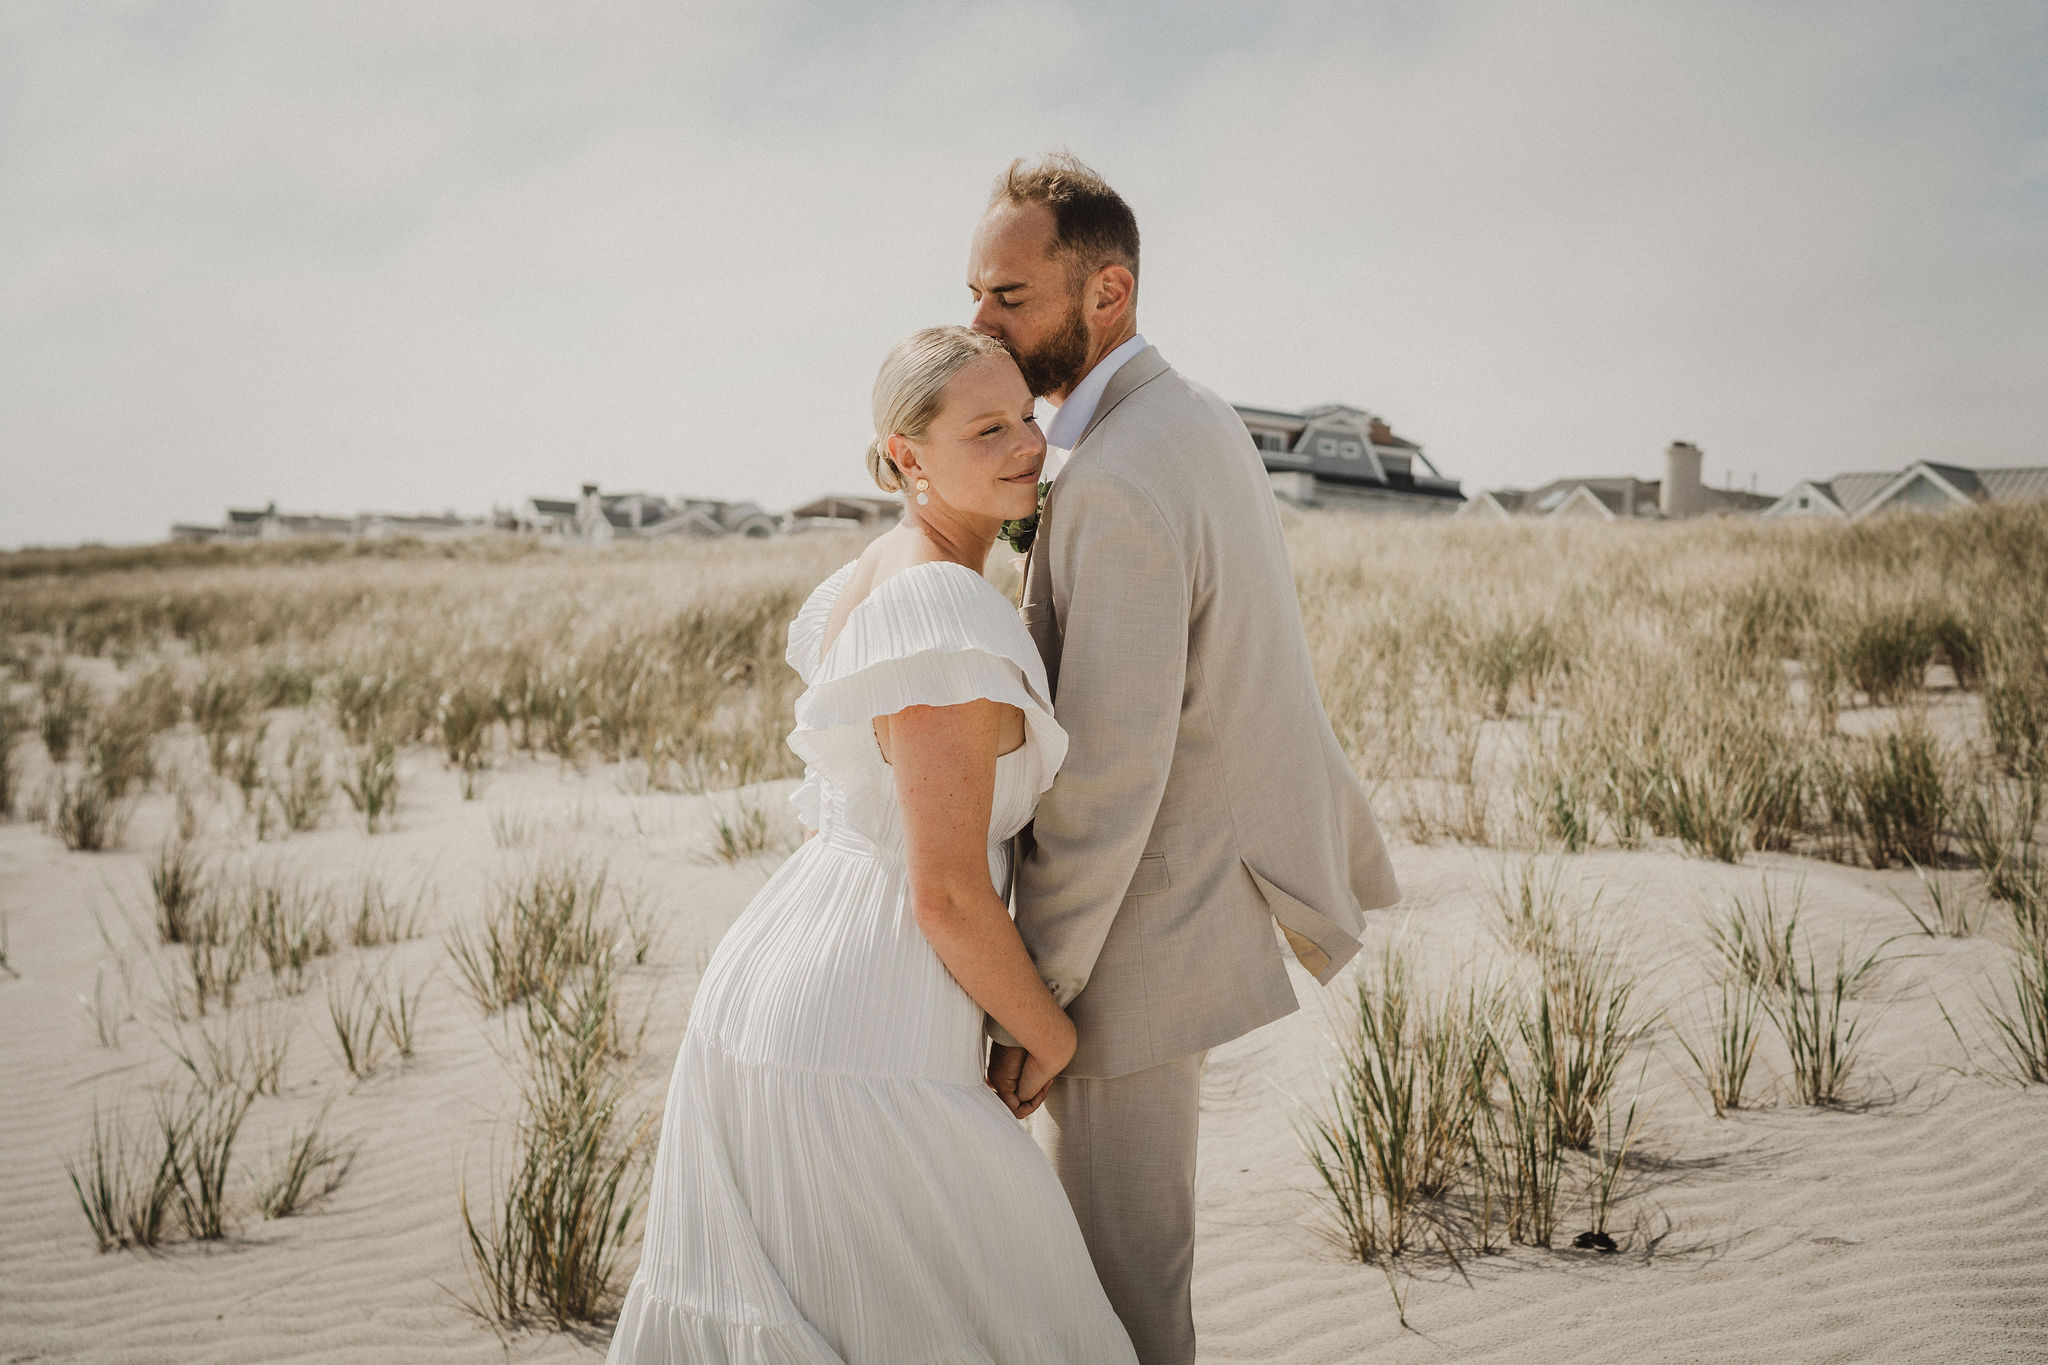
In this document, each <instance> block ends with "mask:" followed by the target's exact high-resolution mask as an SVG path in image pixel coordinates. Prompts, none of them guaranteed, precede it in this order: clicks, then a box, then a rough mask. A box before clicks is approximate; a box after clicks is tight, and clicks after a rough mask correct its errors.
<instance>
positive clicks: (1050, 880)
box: [1017, 464, 1190, 1007]
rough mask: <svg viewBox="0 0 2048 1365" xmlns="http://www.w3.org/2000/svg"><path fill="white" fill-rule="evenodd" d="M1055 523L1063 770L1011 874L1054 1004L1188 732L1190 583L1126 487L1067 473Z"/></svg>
mask: <svg viewBox="0 0 2048 1365" xmlns="http://www.w3.org/2000/svg"><path fill="white" fill-rule="evenodd" d="M1056 496H1057V498H1058V501H1059V506H1058V507H1057V508H1056V509H1054V510H1055V515H1052V516H1049V517H1048V522H1049V528H1048V535H1047V543H1046V545H1045V546H1044V549H1045V550H1046V551H1047V552H1048V553H1049V554H1050V556H1051V560H1050V562H1049V563H1048V565H1047V568H1048V569H1049V570H1050V571H1051V578H1052V583H1053V602H1054V607H1055V609H1056V611H1057V612H1058V617H1059V625H1060V633H1061V647H1060V662H1059V680H1058V682H1057V683H1056V684H1055V688H1056V698H1055V701H1054V714H1055V716H1056V718H1057V719H1058V721H1059V723H1060V725H1061V726H1063V727H1064V728H1065V729H1066V731H1067V736H1068V741H1069V744H1068V749H1067V758H1066V762H1065V764H1064V765H1063V766H1062V767H1061V768H1060V771H1059V775H1058V776H1057V777H1056V778H1054V780H1053V784H1052V786H1051V787H1050V788H1049V789H1048V790H1047V791H1046V793H1045V795H1044V796H1043V797H1042V798H1041V799H1040V801H1039V804H1038V811H1037V814H1036V816H1034V818H1033V823H1032V827H1031V832H1032V838H1031V840H1030V841H1028V845H1027V848H1026V851H1025V853H1024V855H1023V858H1022V861H1021V862H1020V864H1019V866H1018V870H1017V927H1018V931H1019V932H1020V933H1021V934H1022V935H1023V937H1024V943H1025V946H1026V947H1028V948H1029V949H1030V950H1031V955H1032V957H1033V959H1034V960H1035V961H1036V962H1037V963H1038V970H1039V974H1040V975H1041V976H1042V977H1044V978H1045V982H1046V985H1047V986H1049V987H1050V988H1051V990H1052V993H1053V997H1054V999H1056V1000H1058V1001H1059V1003H1060V1004H1061V1006H1063V1007H1064V1006H1065V1005H1067V1004H1069V1003H1070V1002H1071V1001H1072V1000H1073V998H1074V997H1075V996H1077V995H1079V994H1080V993H1081V989H1082V988H1083V987H1084V986H1086V985H1087V984H1088V978H1089V975H1090V974H1091V973H1092V972H1093V971H1094V968H1095V961H1096V958H1097V956H1098V955H1099V954H1100V953H1101V951H1102V944H1103V940H1104V939H1106V938H1107V937H1108V935H1109V929H1110V924H1111V922H1112V921H1113V920H1114V919H1115V918H1116V913H1117V908H1118V907H1119V906H1120V905H1121V904H1122V903H1123V899H1124V893H1125V891H1126V890H1127V889H1128V888H1129V887H1130V884H1131V877H1132V876H1133V874H1134V873H1135V872H1136V871H1137V867H1138V860H1139V858H1140V857H1141V856H1143V854H1144V852H1145V845H1146V843H1147V842H1148V841H1149V840H1150V838H1151V835H1152V825H1153V821H1154V819H1155V818H1156V817H1157V815H1158V813H1159V803H1160V800H1161V798H1162V796H1163V795H1164V794H1165V791H1166V778H1167V774H1168V772H1169V771H1170V770H1171V769H1172V766H1173V755H1174V747H1175V743H1176V741H1177V739H1178V737H1179V732H1180V712H1181V698H1182V696H1183V694H1184V692H1185V690H1186V689H1185V684H1186V678H1187V658H1188V613H1189V609H1190V583H1189V577H1188V569H1187V562H1186V559H1185V556H1184V552H1183V547H1182V546H1181V545H1180V544H1179V543H1178V541H1177V540H1176V539H1175V537H1174V534H1173V531H1172V529H1171V527H1170V526H1169V525H1168V523H1167V522H1166V520H1165V518H1164V517H1163V516H1162V515H1161V514H1160V511H1159V509H1158V507H1157V506H1156V505H1155V504H1154V503H1153V501H1152V499H1151V498H1150V497H1148V496H1147V495H1146V494H1145V492H1144V491H1143V490H1142V489H1140V488H1139V487H1137V486H1136V485H1135V484H1132V483H1131V482H1129V481H1128V480H1126V479H1124V478H1123V477H1122V476H1120V475H1117V474H1114V473H1110V472H1107V471H1103V470H1099V469H1095V468H1093V467H1091V466H1089V465H1087V464H1081V465H1076V466H1072V467H1070V468H1069V469H1068V470H1067V472H1066V474H1065V475H1064V476H1063V477H1062V479H1061V486H1060V487H1059V488H1058V489H1057V492H1056Z"/></svg>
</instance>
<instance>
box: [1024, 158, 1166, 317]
mask: <svg viewBox="0 0 2048 1365" xmlns="http://www.w3.org/2000/svg"><path fill="white" fill-rule="evenodd" d="M1002 203H1010V204H1019V205H1022V204H1043V205H1045V206H1046V207H1047V208H1049V209H1051V210H1052V220H1053V243H1052V249H1053V254H1054V255H1055V256H1059V257H1063V258H1065V260H1066V263H1067V270H1068V272H1069V274H1070V275H1071V276H1072V277H1073V279H1074V282H1075V283H1076V284H1078V283H1079V282H1080V281H1081V280H1082V279H1084V278H1086V277H1087V276H1089V275H1092V274H1094V273H1095V272H1096V271H1098V270H1100V269H1102V267H1104V266H1106V265H1120V266H1122V267H1123V268H1124V269H1126V270H1128V271H1130V272H1131V279H1132V280H1134V281H1135V280H1136V279H1137V278H1138V215H1136V214H1135V213H1132V212H1131V206H1130V205H1129V204H1126V203H1125V202H1124V200H1123V196H1122V195H1120V194H1118V193H1117V192H1116V191H1115V190H1113V189H1111V188H1110V187H1109V182H1108V181H1106V180H1104V179H1103V178H1102V177H1101V176H1099V175H1097V174H1096V173H1095V172H1094V171H1091V170H1089V169H1088V167H1086V166H1084V165H1082V164H1081V161H1080V159H1079V158H1077V157H1074V156H1071V155H1069V154H1068V153H1066V152H1053V153H1051V154H1050V155H1048V156H1045V157H1043V158H1041V159H1039V160H1038V161H1035V162H1031V161H1026V160H1024V158H1022V157H1018V158H1017V159H1016V160H1015V161H1012V162H1011V163H1010V168H1009V169H1008V170H1007V171H1004V172H1003V173H1002V174H1001V175H999V176H997V177H996V183H995V189H994V190H993V191H991V192H990V194H989V197H988V206H989V207H990V208H994V207H995V206H996V205H997V204H1002Z"/></svg>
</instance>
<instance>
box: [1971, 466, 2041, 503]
mask: <svg viewBox="0 0 2048 1365" xmlns="http://www.w3.org/2000/svg"><path fill="white" fill-rule="evenodd" d="M1977 482H1978V483H1979V484H1980V485H1981V486H1982V487H1983V489H1984V493H1985V496H1987V497H1989V498H1990V499H1991V500H1992V501H1993V502H2005V501H2007V500H2008V499H2012V498H2048V465H2025V466H2012V467H2008V468H2004V469H1980V470H1978V471H1977Z"/></svg>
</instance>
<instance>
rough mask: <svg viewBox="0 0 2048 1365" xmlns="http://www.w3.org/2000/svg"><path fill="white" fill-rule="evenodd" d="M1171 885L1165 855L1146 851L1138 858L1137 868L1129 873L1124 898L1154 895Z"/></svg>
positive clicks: (1171, 880)
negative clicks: (1129, 880) (1127, 887)
mask: <svg viewBox="0 0 2048 1365" xmlns="http://www.w3.org/2000/svg"><path fill="white" fill-rule="evenodd" d="M1172 885H1173V878H1171V877H1170V876H1168V875H1167V873H1166V855H1165V854H1164V853H1147V854H1146V855H1145V856H1144V857H1142V858H1140V859H1138V870H1137V871H1136V872H1133V873H1132V874H1131V885H1130V888H1129V889H1128V890H1126V891H1125V892H1124V899H1125V900H1129V899H1130V898H1131V897H1133V896H1156V895H1158V894H1159V893H1160V892H1161V891H1164V890H1166V889H1168V888H1169V887H1171V886H1172Z"/></svg>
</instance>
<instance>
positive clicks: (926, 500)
mask: <svg viewBox="0 0 2048 1365" xmlns="http://www.w3.org/2000/svg"><path fill="white" fill-rule="evenodd" d="M931 486H932V481H931V480H930V479H919V480H918V481H917V505H918V506H919V507H926V506H929V505H930V504H931V500H932V495H931V494H929V493H927V492H925V490H926V489H927V488H930V487H931Z"/></svg>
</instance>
